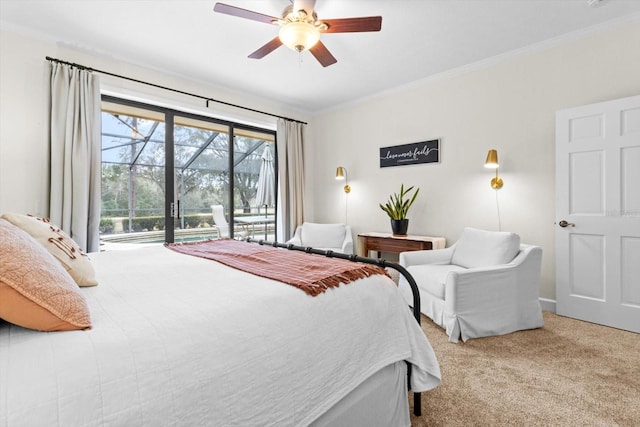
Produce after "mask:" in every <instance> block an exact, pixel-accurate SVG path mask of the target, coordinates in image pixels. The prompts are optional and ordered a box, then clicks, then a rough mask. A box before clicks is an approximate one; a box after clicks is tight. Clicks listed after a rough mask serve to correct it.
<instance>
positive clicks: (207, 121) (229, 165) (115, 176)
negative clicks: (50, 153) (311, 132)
mask: <svg viewBox="0 0 640 427" xmlns="http://www.w3.org/2000/svg"><path fill="white" fill-rule="evenodd" d="M265 156H267V157H269V158H270V159H275V158H276V153H275V133H274V132H273V131H269V130H264V129H257V128H252V127H249V126H245V125H240V124H236V123H229V122H224V121H218V120H215V119H212V118H209V117H203V116H198V115H193V114H188V113H184V112H178V111H174V110H170V109H166V108H160V107H155V106H149V105H144V104H140V103H135V102H130V101H122V100H115V99H112V98H109V97H104V98H103V111H102V196H101V197H102V210H101V221H100V236H101V240H102V241H103V242H108V243H113V242H127V243H132V242H144V243H147V242H174V241H176V242H178V241H188V240H201V239H209V238H217V237H233V236H234V235H247V234H249V235H254V236H256V237H264V238H271V239H273V236H274V235H275V221H274V218H275V210H276V206H275V197H273V198H270V199H269V200H266V201H265V198H264V196H263V194H264V193H265V191H267V192H269V191H273V193H274V194H275V188H276V183H275V179H276V176H277V174H276V173H275V170H277V169H276V165H275V164H274V163H275V162H274V161H273V160H272V164H271V165H270V166H271V168H272V170H273V171H274V173H272V174H271V175H269V177H268V178H266V179H265V176H264V172H263V176H262V177H261V169H262V170H264V163H265V160H264V157H265ZM259 185H260V187H259ZM258 196H260V197H258ZM213 205H222V206H223V210H224V216H225V221H226V222H227V223H228V224H229V227H228V230H230V233H229V234H230V235H229V236H222V235H221V233H220V227H218V226H219V225H220V224H217V225H216V224H215V223H214V220H213V215H212V206H213Z"/></svg>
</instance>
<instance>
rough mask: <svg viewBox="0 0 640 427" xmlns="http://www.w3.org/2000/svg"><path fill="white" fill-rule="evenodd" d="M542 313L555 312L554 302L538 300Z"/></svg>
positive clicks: (544, 299)
mask: <svg viewBox="0 0 640 427" xmlns="http://www.w3.org/2000/svg"><path fill="white" fill-rule="evenodd" d="M538 299H539V300H540V306H541V307H542V310H543V311H550V312H552V313H555V312H556V300H554V299H548V298H538Z"/></svg>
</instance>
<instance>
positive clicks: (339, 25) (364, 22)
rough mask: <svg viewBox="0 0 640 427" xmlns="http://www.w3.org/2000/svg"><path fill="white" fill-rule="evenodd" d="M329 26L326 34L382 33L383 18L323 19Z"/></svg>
mask: <svg viewBox="0 0 640 427" xmlns="http://www.w3.org/2000/svg"><path fill="white" fill-rule="evenodd" d="M322 22H324V23H325V24H327V25H328V26H329V28H327V30H326V31H324V32H325V33H360V32H366V31H380V29H381V28H382V16H364V17H362V18H343V19H322Z"/></svg>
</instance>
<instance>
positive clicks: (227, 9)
mask: <svg viewBox="0 0 640 427" xmlns="http://www.w3.org/2000/svg"><path fill="white" fill-rule="evenodd" d="M213 10H214V12H219V13H224V14H225V15H231V16H237V17H239V18H245V19H251V20H252V21H258V22H264V23H265V24H273V23H274V22H278V18H275V17H273V16H269V15H264V14H262V13H258V12H254V11H252V10H247V9H242V8H240V7H235V6H229V5H228V4H224V3H216V5H215V6H214V7H213Z"/></svg>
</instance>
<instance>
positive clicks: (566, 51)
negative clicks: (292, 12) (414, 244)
mask: <svg viewBox="0 0 640 427" xmlns="http://www.w3.org/2000/svg"><path fill="white" fill-rule="evenodd" d="M399 66H401V64H399ZM371 72H375V70H372V71H371ZM354 84H357V83H354ZM639 93H640V25H638V23H637V22H635V23H634V24H627V25H625V26H622V27H617V28H614V29H608V30H606V31H604V32H600V33H597V34H595V33H592V34H590V35H585V36H583V37H581V38H578V39H575V40H572V41H568V40H567V41H564V42H561V43H560V42H559V43H556V44H554V45H552V46H546V47H544V48H542V47H541V49H539V50H535V51H531V52H529V53H521V54H519V55H517V56H515V55H514V56H511V57H506V58H503V59H501V60H499V61H494V63H493V64H486V63H485V64H484V65H482V66H478V67H477V68H476V69H475V70H469V69H467V70H466V71H461V72H459V73H456V74H455V75H454V74H451V75H448V76H441V77H440V78H436V79H431V80H425V81H423V82H418V83H416V84H413V85H411V86H407V87H405V88H403V89H401V90H397V91H395V92H389V93H386V94H383V95H380V96H376V97H372V98H370V99H368V100H365V101H362V102H357V103H355V104H353V105H351V106H347V107H343V108H337V109H335V110H333V111H329V112H325V113H323V114H320V115H318V116H316V117H315V118H314V120H313V131H312V135H313V144H311V147H310V148H311V151H312V157H313V165H312V166H311V167H312V168H313V169H312V173H311V174H310V175H311V176H310V178H311V181H312V182H313V198H314V201H313V203H314V206H315V209H314V211H313V215H314V216H313V219H314V220H316V221H323V222H331V221H344V218H345V199H346V200H347V203H348V204H347V214H348V223H349V224H350V225H351V226H352V227H353V229H354V233H358V232H363V231H389V230H390V226H389V221H388V218H387V217H386V214H384V212H382V211H381V210H380V209H379V207H378V203H379V202H383V201H385V200H386V198H387V197H388V195H389V194H390V193H391V192H394V191H397V190H398V189H399V187H400V184H401V183H404V184H405V185H416V186H418V187H420V195H419V197H418V199H417V201H416V204H415V205H414V207H412V209H411V211H410V213H409V217H410V225H409V233H410V234H426V235H432V236H444V237H446V238H447V241H448V243H449V244H450V243H453V242H454V241H455V240H456V239H457V238H458V236H459V233H460V232H461V230H462V228H463V227H465V226H471V227H478V228H485V229H492V230H497V229H498V216H497V205H496V192H495V191H494V190H493V189H491V187H490V186H489V182H490V180H491V177H492V171H490V170H488V169H485V168H484V167H483V164H484V160H485V157H486V155H487V150H489V149H490V148H496V149H497V150H498V153H499V157H500V164H501V168H500V175H501V176H502V178H503V179H504V182H505V184H504V187H503V188H502V189H501V190H500V191H499V192H498V193H497V198H498V201H499V207H500V214H501V218H502V221H501V222H502V230H508V231H515V232H517V233H519V234H520V235H521V237H522V241H523V242H525V243H531V244H536V245H540V246H542V247H543V250H544V256H543V273H542V274H543V279H542V285H541V291H540V294H541V296H542V297H544V298H549V299H553V300H555V280H554V276H555V261H554V257H555V250H554V244H555V242H554V239H555V226H554V221H555V219H556V218H555V211H554V209H555V208H554V206H555V200H554V199H555V190H554V188H555V163H554V162H555V112H556V111H557V110H559V109H563V108H568V107H573V106H579V105H583V104H590V103H595V102H600V101H606V100H610V99H616V98H621V97H626V96H630V95H634V94H639ZM434 138H440V140H441V153H440V157H441V161H440V163H439V164H426V165H425V164H423V165H413V166H401V167H392V168H383V169H381V168H380V167H379V161H378V153H379V148H380V147H385V146H390V145H398V144H406V143H411V142H418V141H424V140H428V139H434ZM339 165H342V166H345V167H346V168H347V169H348V171H349V178H350V184H351V187H352V191H351V193H350V194H349V195H348V196H346V197H345V195H344V193H343V192H342V186H341V185H340V184H339V183H337V182H336V181H335V179H334V174H335V168H336V167H337V166H339Z"/></svg>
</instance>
